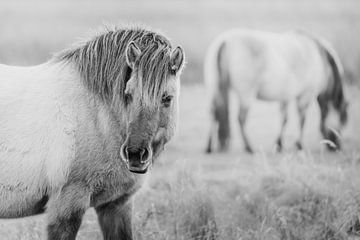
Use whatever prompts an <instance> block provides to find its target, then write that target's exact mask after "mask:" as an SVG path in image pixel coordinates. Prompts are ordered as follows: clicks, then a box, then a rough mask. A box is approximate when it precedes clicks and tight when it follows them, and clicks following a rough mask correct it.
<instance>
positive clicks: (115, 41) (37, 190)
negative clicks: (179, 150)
mask: <svg viewBox="0 0 360 240" xmlns="http://www.w3.org/2000/svg"><path fill="white" fill-rule="evenodd" d="M183 65H184V53H183V50H182V49H181V48H180V47H176V48H173V47H172V46H171V44H170V42H169V41H168V39H167V38H166V37H164V36H163V35H161V34H158V33H156V32H153V31H150V30H146V29H141V28H122V29H112V30H107V31H106V32H105V33H103V34H101V35H98V36H96V37H94V38H92V39H90V40H89V41H86V42H84V43H81V44H79V45H77V46H75V47H73V48H71V49H68V50H65V51H63V52H61V53H59V54H57V55H56V56H54V57H53V58H52V59H51V60H50V61H49V62H47V63H44V64H42V65H39V66H33V67H11V66H5V65H0V91H1V92H0V217H3V218H15V217H24V216H29V215H34V214H38V213H41V212H43V211H44V209H45V206H47V212H48V238H49V239H75V237H76V233H77V231H78V228H79V226H80V224H81V219H82V216H83V214H84V213H85V211H86V209H87V208H89V207H95V209H96V212H97V214H98V219H99V223H100V226H101V229H102V231H103V234H104V238H105V239H132V230H131V209H132V203H131V201H130V200H129V198H130V197H131V196H132V195H133V194H134V193H135V192H136V191H137V190H138V189H139V187H140V186H141V183H142V181H143V178H144V177H143V176H144V175H141V173H145V172H147V170H148V168H149V165H151V163H152V162H153V161H154V159H156V157H157V156H158V155H159V153H160V152H161V151H162V150H163V147H164V144H166V143H167V142H168V141H169V140H170V139H171V137H172V136H173V134H174V131H175V127H176V121H177V112H178V110H177V109H178V94H179V84H180V83H179V76H180V72H181V69H182V67H183ZM138 173H139V174H138Z"/></svg>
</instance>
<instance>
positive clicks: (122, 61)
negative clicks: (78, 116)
mask: <svg viewBox="0 0 360 240" xmlns="http://www.w3.org/2000/svg"><path fill="white" fill-rule="evenodd" d="M130 42H135V43H136V45H137V46H138V47H139V49H140V51H141V53H142V56H141V59H138V60H137V61H136V62H135V65H136V67H137V68H138V69H140V70H141V71H140V72H139V73H138V74H139V78H140V79H142V87H141V89H146V91H144V92H143V93H142V94H144V95H145V96H144V97H145V98H148V99H149V100H150V99H151V100H153V101H154V100H155V99H156V97H158V94H160V93H161V92H162V88H163V86H164V85H165V83H164V82H163V81H166V80H168V79H169V78H168V76H169V74H170V71H171V66H170V53H171V49H172V48H171V44H170V42H169V40H168V39H167V38H165V37H164V36H162V35H160V34H158V33H156V32H153V31H150V30H147V29H142V28H137V27H129V28H125V29H116V28H114V29H108V30H106V32H105V33H104V34H101V35H99V36H96V37H94V38H93V39H91V40H90V41H87V42H85V43H80V44H79V45H78V46H74V47H73V48H72V49H70V50H65V51H63V52H61V53H60V54H58V55H56V57H55V59H56V60H58V61H65V62H71V63H75V64H76V67H77V69H78V71H79V72H80V74H81V76H82V79H83V81H84V83H85V85H86V86H87V87H88V88H89V90H90V91H92V92H93V93H94V94H96V95H98V96H99V97H101V99H102V100H104V101H106V102H107V103H111V104H113V105H119V104H121V103H124V99H125V95H124V90H125V87H126V82H127V80H128V78H129V75H130V74H131V71H132V70H131V69H130V67H129V66H128V65H127V64H126V51H125V49H126V47H127V45H128V44H129V43H130Z"/></svg>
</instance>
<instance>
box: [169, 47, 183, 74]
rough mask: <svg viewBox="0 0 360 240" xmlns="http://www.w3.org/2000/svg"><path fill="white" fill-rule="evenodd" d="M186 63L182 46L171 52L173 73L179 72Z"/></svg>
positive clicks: (171, 69) (171, 70)
mask: <svg viewBox="0 0 360 240" xmlns="http://www.w3.org/2000/svg"><path fill="white" fill-rule="evenodd" d="M184 63H185V54H184V50H183V49H182V48H181V47H180V46H178V47H176V48H175V49H174V50H173V51H172V52H171V55H170V72H171V73H173V74H177V73H178V72H180V71H181V70H182V68H183V67H184Z"/></svg>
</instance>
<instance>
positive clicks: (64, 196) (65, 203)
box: [47, 186, 90, 240]
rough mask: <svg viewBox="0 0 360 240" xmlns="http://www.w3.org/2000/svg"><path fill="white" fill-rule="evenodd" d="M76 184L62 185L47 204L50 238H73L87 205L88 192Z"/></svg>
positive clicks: (69, 239)
mask: <svg viewBox="0 0 360 240" xmlns="http://www.w3.org/2000/svg"><path fill="white" fill-rule="evenodd" d="M82 190H83V188H80V187H76V186H68V187H64V188H63V190H62V191H61V192H60V194H58V195H57V196H56V197H54V198H53V199H50V202H49V205H48V226H47V234H48V239H49V240H50V239H51V240H75V238H76V234H77V232H78V230H79V228H80V225H81V220H82V217H83V215H84V213H85V211H86V209H87V208H88V207H89V204H90V198H89V196H90V195H89V194H86V192H85V191H82Z"/></svg>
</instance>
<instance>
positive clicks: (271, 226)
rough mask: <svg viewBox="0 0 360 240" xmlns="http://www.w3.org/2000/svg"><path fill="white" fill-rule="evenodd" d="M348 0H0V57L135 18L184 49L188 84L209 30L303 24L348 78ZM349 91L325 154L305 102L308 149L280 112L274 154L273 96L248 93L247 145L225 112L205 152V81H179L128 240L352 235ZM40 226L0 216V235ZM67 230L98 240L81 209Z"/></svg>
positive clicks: (355, 57)
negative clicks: (169, 128)
mask: <svg viewBox="0 0 360 240" xmlns="http://www.w3.org/2000/svg"><path fill="white" fill-rule="evenodd" d="M34 5H36V6H35V7H34ZM358 6H359V4H358V1H356V0H346V1H341V2H339V1H335V0H329V1H323V0H317V1H310V0H306V1H294V0H275V1H271V2H270V1H265V0H257V1H249V0H247V1H241V2H239V1H232V0H228V1H226V2H223V1H221V2H220V1H205V0H198V1H191V2H190V1H171V2H170V1H161V0H156V1H151V2H150V1H122V2H120V1H109V0H107V1H105V2H104V1H101V2H100V1H99V2H97V1H94V0H92V1H76V2H74V1H69V0H67V1H34V2H31V3H30V2H28V1H25V0H22V1H8V2H1V3H0V21H1V23H2V24H1V27H0V62H3V63H8V64H17V65H18V64H20V65H29V64H36V63H40V62H42V61H44V60H45V59H46V58H48V57H49V56H50V53H51V52H54V51H56V50H59V49H62V48H64V47H65V46H66V45H68V44H69V43H71V42H72V41H73V40H74V39H75V38H76V37H78V36H84V35H85V34H84V33H86V32H87V31H88V29H89V28H94V27H96V26H98V25H99V23H101V22H102V21H109V22H118V21H120V22H121V21H137V22H145V23H147V24H148V25H151V26H153V27H155V28H160V29H163V30H164V31H165V33H167V34H168V35H169V36H171V37H172V38H173V39H174V40H176V42H177V43H180V44H181V45H183V46H184V47H185V49H186V53H187V57H188V66H187V69H186V71H185V76H184V82H197V83H199V82H201V81H202V74H201V72H202V59H203V56H204V53H205V51H206V48H207V45H208V44H209V42H210V41H211V39H212V38H213V37H215V36H216V35H217V34H219V33H220V32H222V31H224V30H226V29H229V28H233V27H258V28H263V29H268V30H285V29H291V28H307V29H310V30H312V31H314V32H316V33H319V34H321V35H324V36H325V37H326V38H328V39H330V40H331V41H332V42H333V44H334V45H335V47H336V49H337V50H338V51H339V53H340V55H341V58H342V60H343V62H344V63H345V66H346V70H347V76H348V78H347V81H348V82H356V81H357V79H358V78H359V76H360V70H359V69H360V68H359V67H358V66H359V64H360V57H359V56H360V55H359V52H360V51H359V50H360V49H359V48H360V47H359V44H358V43H359V36H360V35H359V30H360V28H359V24H360V21H359V19H360V11H359V10H358V9H359V7H358ZM30 8H32V9H36V11H29V9H30ZM359 93H360V92H359V89H358V87H356V86H354V85H351V86H348V87H347V95H348V96H349V99H350V103H351V106H350V108H351V109H350V122H349V125H348V127H347V129H346V131H345V132H344V136H343V138H344V139H343V140H344V143H345V149H344V151H343V152H339V153H334V154H330V153H327V152H326V151H325V148H324V146H322V144H321V143H320V141H321V138H320V135H319V130H318V122H319V117H318V110H317V108H316V106H315V105H314V106H312V107H311V110H310V113H309V116H310V117H309V119H308V120H307V126H306V134H305V135H306V136H305V145H306V147H307V149H308V150H307V151H304V152H296V151H294V147H293V142H294V140H295V138H296V135H297V121H296V115H295V113H294V111H292V114H291V117H290V123H289V127H288V131H287V134H286V136H285V140H286V146H285V147H286V149H287V150H286V151H285V152H284V153H283V154H274V153H273V149H274V141H275V138H276V135H277V134H278V131H279V128H280V116H279V114H278V106H277V105H275V104H271V103H258V104H257V105H256V106H255V107H254V109H252V111H251V113H250V119H249V124H248V131H249V135H250V138H251V140H252V142H253V144H254V146H256V148H257V150H258V153H257V154H255V155H254V156H251V155H247V154H245V153H243V151H242V143H241V141H240V140H239V136H238V134H237V133H238V132H239V130H238V128H237V127H236V123H235V121H234V122H233V126H232V127H233V128H232V129H233V130H232V133H233V143H232V148H231V151H230V152H229V153H227V154H214V155H205V154H204V153H203V150H204V146H205V142H206V137H207V127H208V115H207V110H206V106H207V105H206V102H205V98H204V95H205V91H204V89H203V86H202V85H201V84H187V85H185V86H184V87H183V88H182V96H181V116H180V128H179V131H178V134H177V136H176V138H175V139H174V140H173V141H172V142H171V144H170V145H169V146H168V148H167V150H166V152H165V153H164V155H163V157H162V158H161V160H160V161H159V162H158V163H157V164H156V166H155V167H154V169H153V171H152V174H151V176H150V178H149V182H148V184H147V186H146V187H145V188H144V189H143V190H142V191H141V192H140V193H139V194H138V195H137V196H136V198H135V206H136V210H135V212H134V213H135V219H134V221H135V229H136V235H137V237H138V239H140V240H141V239H146V240H151V239H157V240H161V239H164V240H165V239H166V240H173V239H174V240H175V239H176V240H182V239H184V240H185V239H186V240H188V239H197V240H200V239H201V240H205V239H207V240H212V239H224V240H233V239H234V240H240V239H241V240H253V239H259V240H260V239H262V240H272V239H276V240H278V239H279V240H282V239H284V240H285V239H286V240H288V239H290V240H295V239H296V240H300V239H301V240H303V239H304V240H312V239H313V240H322V239H356V238H359V236H360V219H359V216H360V215H359V213H360V190H359V187H358V186H359V185H360V175H359V174H358V171H357V169H359V163H360V150H359V144H360V138H359V134H360V125H359V124H358V122H359V121H360V112H359V109H360V97H359ZM233 110H234V112H236V109H233ZM43 226H44V216H37V217H31V218H25V219H16V220H1V221H0V239H39V238H43V237H44V229H43ZM78 239H101V233H100V229H99V227H98V224H97V220H96V216H95V213H94V212H93V211H92V210H90V211H89V212H88V213H87V214H86V216H85V218H84V221H83V224H82V226H81V229H80V232H79V235H78Z"/></svg>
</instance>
